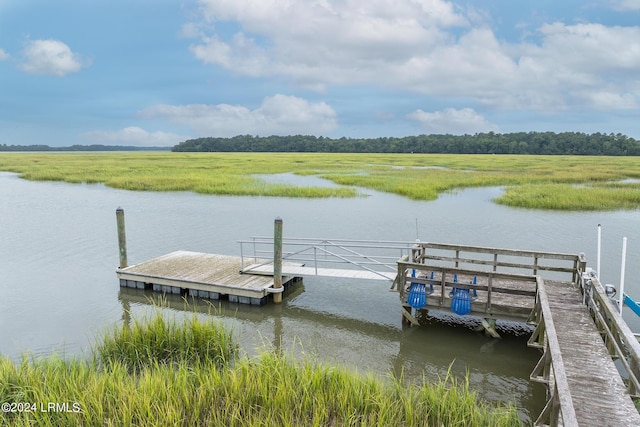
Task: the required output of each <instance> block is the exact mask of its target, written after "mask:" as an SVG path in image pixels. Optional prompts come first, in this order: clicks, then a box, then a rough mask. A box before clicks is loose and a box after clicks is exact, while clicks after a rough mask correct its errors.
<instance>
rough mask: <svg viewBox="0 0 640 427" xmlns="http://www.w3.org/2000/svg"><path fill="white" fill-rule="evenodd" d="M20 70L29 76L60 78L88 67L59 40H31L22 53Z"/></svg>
mask: <svg viewBox="0 0 640 427" xmlns="http://www.w3.org/2000/svg"><path fill="white" fill-rule="evenodd" d="M22 55H23V62H22V64H21V68H22V69H23V70H24V71H26V72H27V73H29V74H43V75H52V76H58V77H62V76H65V75H67V74H69V73H75V72H78V71H80V69H82V67H86V66H88V65H90V63H89V62H88V61H83V60H82V58H81V57H80V56H79V55H78V54H76V53H73V52H72V51H71V49H70V48H69V46H67V45H66V44H65V43H63V42H61V41H59V40H52V39H48V40H32V41H29V42H28V43H27V46H26V47H25V48H24V50H23V52H22Z"/></svg>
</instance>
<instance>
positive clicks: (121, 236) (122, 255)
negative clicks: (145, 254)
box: [116, 208, 129, 268]
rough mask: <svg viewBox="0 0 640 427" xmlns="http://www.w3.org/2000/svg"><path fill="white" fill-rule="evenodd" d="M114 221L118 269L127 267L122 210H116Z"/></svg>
mask: <svg viewBox="0 0 640 427" xmlns="http://www.w3.org/2000/svg"><path fill="white" fill-rule="evenodd" d="M116 220H117V222H118V247H119V249H120V268H126V267H128V266H129V264H128V263H127V237H126V235H125V229H124V210H123V209H122V208H118V209H116Z"/></svg>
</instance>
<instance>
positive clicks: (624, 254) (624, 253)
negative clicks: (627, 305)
mask: <svg viewBox="0 0 640 427" xmlns="http://www.w3.org/2000/svg"><path fill="white" fill-rule="evenodd" d="M626 258H627V238H626V237H623V238H622V266H621V267H620V302H619V303H618V305H619V306H620V314H621V315H622V307H623V306H624V270H625V263H626Z"/></svg>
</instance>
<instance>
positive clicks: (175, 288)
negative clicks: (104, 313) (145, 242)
mask: <svg viewBox="0 0 640 427" xmlns="http://www.w3.org/2000/svg"><path fill="white" fill-rule="evenodd" d="M260 261H261V260H256V262H260ZM241 264H242V258H241V257H238V256H228V255H217V254H207V253H201V252H189V251H176V252H171V253H169V254H166V255H162V256H160V257H158V258H154V259H151V260H148V261H145V262H142V263H140V264H136V265H132V266H129V267H124V268H118V269H117V270H116V275H117V276H118V279H120V286H123V287H129V288H137V289H149V290H151V289H152V290H154V291H157V292H165V293H171V294H180V295H189V296H197V297H200V298H209V299H214V300H217V299H220V298H228V299H229V301H230V302H238V303H241V304H252V305H264V304H266V303H267V301H268V299H269V296H270V295H271V294H272V293H276V292H282V291H284V290H286V289H288V287H289V286H290V285H291V284H292V283H295V282H297V281H299V280H301V278H300V277H297V276H283V277H282V288H280V290H277V289H275V288H274V287H273V285H274V279H273V277H272V276H268V275H264V274H262V275H254V274H243V273H241V269H242V265H241Z"/></svg>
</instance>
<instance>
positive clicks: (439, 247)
mask: <svg viewBox="0 0 640 427" xmlns="http://www.w3.org/2000/svg"><path fill="white" fill-rule="evenodd" d="M412 261H413V262H417V263H429V264H432V265H434V264H435V265H442V266H446V267H455V268H465V267H466V268H469V269H473V270H481V271H493V272H503V273H516V274H527V275H534V276H535V275H538V274H543V273H544V274H545V276H547V275H549V274H552V275H556V276H559V277H560V276H564V277H563V278H566V277H567V275H569V276H570V277H571V281H572V282H573V283H576V284H578V282H579V280H580V271H584V269H585V267H584V266H585V265H586V260H585V258H584V255H582V254H580V255H576V254H567V253H558V252H543V251H530V250H519V249H502V248H492V247H484V246H466V245H452V244H445V243H420V242H417V243H416V244H415V245H414V247H413V252H412Z"/></svg>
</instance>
